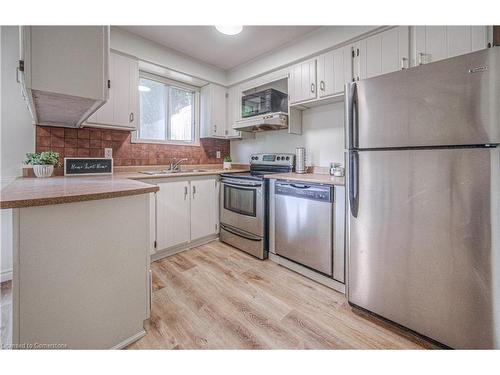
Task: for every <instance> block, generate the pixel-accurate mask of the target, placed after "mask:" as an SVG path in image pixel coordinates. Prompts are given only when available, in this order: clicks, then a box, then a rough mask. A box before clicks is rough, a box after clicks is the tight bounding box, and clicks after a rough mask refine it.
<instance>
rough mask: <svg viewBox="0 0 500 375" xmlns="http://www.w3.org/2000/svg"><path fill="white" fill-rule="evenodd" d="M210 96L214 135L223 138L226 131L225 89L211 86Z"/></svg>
mask: <svg viewBox="0 0 500 375" xmlns="http://www.w3.org/2000/svg"><path fill="white" fill-rule="evenodd" d="M212 95H213V96H212V123H213V128H214V135H217V136H222V137H223V136H225V130H226V89H225V88H224V87H222V86H218V85H213V90H212Z"/></svg>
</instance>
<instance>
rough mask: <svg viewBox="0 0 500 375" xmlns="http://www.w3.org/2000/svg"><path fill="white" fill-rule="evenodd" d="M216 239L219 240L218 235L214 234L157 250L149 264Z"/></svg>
mask: <svg viewBox="0 0 500 375" xmlns="http://www.w3.org/2000/svg"><path fill="white" fill-rule="evenodd" d="M218 239H219V234H218V233H216V234H211V235H209V236H206V237H203V238H200V239H198V240H194V241H191V242H184V243H182V244H180V245H175V246H172V247H170V248H167V249H163V250H158V251H157V252H156V253H154V254H151V262H155V261H157V260H160V259H163V258H166V257H169V256H172V255H175V254H177V253H181V252H183V251H186V250H190V249H193V248H195V247H198V246H201V245H205V244H207V243H210V242H212V241H215V240H218Z"/></svg>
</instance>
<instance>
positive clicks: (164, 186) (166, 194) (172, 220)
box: [156, 181, 191, 250]
mask: <svg viewBox="0 0 500 375" xmlns="http://www.w3.org/2000/svg"><path fill="white" fill-rule="evenodd" d="M158 186H159V187H160V190H159V191H158V192H157V193H156V249H157V250H161V249H166V248H169V247H172V246H176V245H180V244H182V243H184V242H189V240H190V221H191V220H190V216H191V215H190V210H189V200H190V199H189V196H190V194H189V189H190V186H189V181H176V182H160V183H158Z"/></svg>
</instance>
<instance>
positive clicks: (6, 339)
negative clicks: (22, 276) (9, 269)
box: [0, 281, 12, 349]
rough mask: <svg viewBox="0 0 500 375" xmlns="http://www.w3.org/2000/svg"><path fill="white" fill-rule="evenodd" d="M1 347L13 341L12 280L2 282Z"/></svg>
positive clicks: (0, 311)
mask: <svg viewBox="0 0 500 375" xmlns="http://www.w3.org/2000/svg"><path fill="white" fill-rule="evenodd" d="M0 323H1V324H0V349H7V348H8V347H9V345H10V344H11V343H12V282H11V281H6V282H4V283H2V284H0Z"/></svg>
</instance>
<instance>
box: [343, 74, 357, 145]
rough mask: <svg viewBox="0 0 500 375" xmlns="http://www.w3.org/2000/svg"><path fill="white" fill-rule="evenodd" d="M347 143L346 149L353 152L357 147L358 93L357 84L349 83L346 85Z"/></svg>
mask: <svg viewBox="0 0 500 375" xmlns="http://www.w3.org/2000/svg"><path fill="white" fill-rule="evenodd" d="M344 95H345V124H346V129H345V142H346V145H345V147H346V149H348V150H351V149H353V148H355V147H357V121H358V116H357V107H358V105H357V92H356V82H349V83H346V85H345V94H344Z"/></svg>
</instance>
